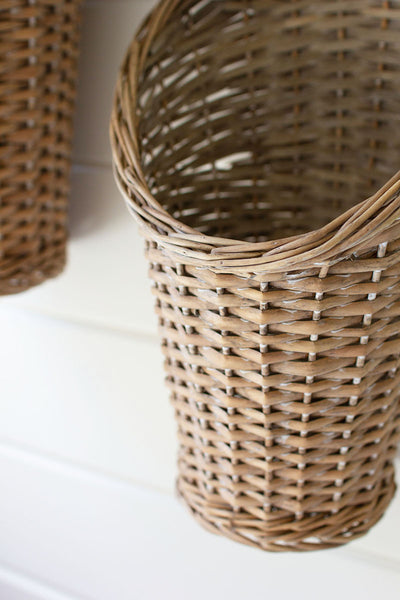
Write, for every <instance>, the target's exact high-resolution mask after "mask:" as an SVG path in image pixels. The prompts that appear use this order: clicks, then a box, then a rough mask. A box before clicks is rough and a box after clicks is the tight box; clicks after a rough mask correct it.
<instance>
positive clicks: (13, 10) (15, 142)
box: [0, 0, 81, 295]
mask: <svg viewBox="0 0 400 600" xmlns="http://www.w3.org/2000/svg"><path fill="white" fill-rule="evenodd" d="M80 3H81V0H0V46H1V51H0V136H1V143H0V295H1V294H11V293H15V292H20V291H23V290H25V289H27V288H29V287H30V286H32V285H36V284H38V283H40V282H41V281H43V280H44V279H46V278H48V277H52V276H54V275H57V274H58V273H59V272H60V271H61V270H62V268H63V266H64V263H65V248H66V238H67V231H66V219H67V197H68V188H69V183H68V175H69V161H70V144H71V130H72V127H71V120H72V114H73V105H74V96H75V88H76V77H77V72H76V65H77V52H78V50H77V41H78V30H79V27H78V23H79V7H80Z"/></svg>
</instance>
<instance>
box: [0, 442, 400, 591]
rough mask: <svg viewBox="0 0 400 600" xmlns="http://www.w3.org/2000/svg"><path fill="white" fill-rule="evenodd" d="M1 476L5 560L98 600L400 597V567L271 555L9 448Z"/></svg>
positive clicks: (153, 501) (347, 556)
mask: <svg viewBox="0 0 400 600" xmlns="http://www.w3.org/2000/svg"><path fill="white" fill-rule="evenodd" d="M0 474H1V477H2V479H3V481H7V486H5V489H4V490H3V492H2V494H1V495H0V530H1V535H0V560H3V559H4V558H5V557H6V558H7V561H8V562H9V563H10V564H11V565H12V564H18V565H19V566H20V568H21V569H24V570H25V571H29V572H30V573H32V574H33V575H34V576H36V577H38V578H42V579H45V580H46V581H48V582H49V583H50V584H53V585H54V586H56V587H59V588H61V589H63V588H68V589H71V590H72V592H74V593H76V594H77V595H81V596H83V597H86V598H88V599H90V600H117V599H118V600H156V599H158V598H163V599H165V600H187V599H188V598H190V600H204V599H205V598H229V599H230V600H244V599H245V598H255V599H259V598H282V600H289V599H291V598H296V599H297V600H317V599H318V600H320V599H321V598H324V600H337V599H338V598H343V599H344V600H350V599H352V598H363V600H377V598H380V597H381V596H382V593H383V594H384V598H385V600H398V597H399V596H398V591H399V589H400V571H399V570H397V572H396V567H398V566H399V565H394V568H393V569H390V568H386V567H383V566H379V564H376V565H375V564H374V563H373V561H372V560H370V559H363V560H362V559H360V558H355V557H354V556H352V554H351V553H349V552H348V551H347V550H346V549H339V550H332V551H324V552H319V553H318V552H317V553H312V554H302V555H295V554H278V555H276V554H275V555H266V554H264V553H262V552H260V551H257V550H253V549H251V548H247V547H245V546H241V545H239V544H235V543H233V542H231V541H229V540H226V539H223V538H220V537H216V536H213V535H211V534H209V533H207V532H205V531H203V529H202V528H201V527H200V526H199V525H198V524H197V523H196V522H195V521H193V520H192V518H191V517H190V516H189V515H188V514H187V513H186V511H185V510H184V509H183V508H182V507H181V506H180V505H179V504H178V502H177V501H176V500H175V499H173V498H171V497H169V496H166V495H163V494H159V493H156V492H148V491H144V490H141V489H139V488H136V487H134V486H132V485H111V484H110V483H109V482H108V481H107V480H105V479H104V480H103V479H101V478H98V477H90V476H87V477H86V476H83V475H82V474H79V473H78V474H75V473H74V472H73V471H72V470H64V471H63V470H61V469H60V470H58V469H56V468H53V466H52V465H51V464H50V463H48V464H47V463H46V462H45V461H38V460H36V459H34V458H33V457H29V456H28V457H24V456H23V455H22V454H21V453H16V452H13V451H12V450H8V449H7V448H4V447H3V448H1V451H0ZM396 525H397V528H398V526H399V523H397V524H393V528H394V529H396Z"/></svg>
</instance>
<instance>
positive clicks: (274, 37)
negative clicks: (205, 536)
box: [111, 0, 400, 551]
mask: <svg viewBox="0 0 400 600" xmlns="http://www.w3.org/2000/svg"><path fill="white" fill-rule="evenodd" d="M399 89H400V2H399V1H398V0H396V1H391V2H377V1H374V0H356V1H348V0H346V2H342V1H337V2H336V1H318V2H313V1H310V0H304V1H303V0H299V1H297V2H287V1H286V0H285V1H283V0H279V1H276V0H248V1H245V0H240V1H237V0H233V1H226V2H221V1H212V0H201V1H196V0H184V1H177V0H164V1H163V2H161V3H160V4H159V5H158V6H157V8H156V9H155V10H154V11H153V12H152V14H151V15H150V16H149V18H148V19H147V20H146V21H145V23H144V24H143V26H142V27H141V29H140V31H139V32H138V34H137V36H136V38H135V39H134V41H133V43H132V45H131V47H130V48H129V51H128V54H127V56H126V59H125V61H124V63H123V65H122V69H121V72H120V76H119V81H118V85H117V92H116V97H115V104H114V110H113V115H112V122H111V139H112V147H113V156H114V163H115V172H116V178H117V182H118V185H119V187H120V189H121V190H122V193H123V195H124V196H125V199H126V201H127V203H128V206H129V209H130V211H131V212H132V213H133V215H134V216H135V217H136V219H137V221H138V223H139V225H140V228H141V231H142V233H143V234H144V236H145V238H146V249H147V250H146V252H147V258H148V261H149V264H150V275H151V278H152V279H153V282H154V287H153V291H154V294H155V297H156V312H157V314H158V316H159V323H160V332H161V338H162V348H163V351H164V353H165V365H166V372H167V385H168V387H169V389H170V392H171V398H172V403H173V406H174V408H175V413H176V419H177V423H178V435H179V443H180V450H179V477H178V490H179V493H180V495H181V496H182V497H183V499H184V500H185V502H186V504H187V505H188V506H189V507H190V509H191V511H192V512H193V514H194V515H195V516H196V518H198V519H199V520H200V522H201V523H203V524H204V525H205V526H206V527H207V528H208V529H210V530H211V531H214V532H216V533H220V534H223V535H226V536H228V537H230V538H232V539H234V540H237V541H239V542H243V543H246V544H251V545H253V546H256V547H259V548H263V549H265V550H275V551H283V550H312V549H318V548H328V547H332V546H337V545H340V544H343V543H345V542H348V541H350V540H353V539H355V538H357V537H359V536H361V535H362V534H364V533H365V532H366V531H368V530H369V528H370V527H371V526H372V525H373V524H374V523H376V522H377V521H378V520H379V519H380V517H381V516H382V515H383V513H384V511H385V509H386V507H387V506H388V504H389V502H390V500H391V498H392V496H393V494H394V491H395V484H394V469H393V459H394V457H395V453H396V445H397V443H398V440H399V430H400V419H399V412H400V411H399V405H398V390H397V387H398V384H399V381H400V373H399V371H398V366H399V352H400V338H399V335H400V319H399V315H400V302H399V297H400V281H399V272H400V262H399V260H400V197H399V193H400V173H397V174H396V175H394V176H393V174H394V173H395V172H396V171H397V169H398V166H399V160H400V135H399V115H400V93H399ZM377 190H378V191H377ZM365 198H367V199H365ZM155 368H157V367H156V366H155ZM394 535H396V533H394Z"/></svg>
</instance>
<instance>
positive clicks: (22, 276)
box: [0, 248, 66, 296]
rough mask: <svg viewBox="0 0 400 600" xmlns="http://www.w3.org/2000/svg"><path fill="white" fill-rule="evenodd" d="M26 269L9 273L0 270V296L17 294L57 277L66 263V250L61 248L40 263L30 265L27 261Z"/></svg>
mask: <svg viewBox="0 0 400 600" xmlns="http://www.w3.org/2000/svg"><path fill="white" fill-rule="evenodd" d="M27 263H28V264H27V267H26V270H22V269H20V270H18V271H17V272H15V273H14V272H13V273H12V274H11V275H10V274H9V273H6V274H4V275H3V273H1V272H0V296H9V295H11V294H19V293H21V292H25V291H26V290H29V289H30V288H32V287H35V286H37V285H39V284H41V283H43V282H44V281H46V280H47V279H52V278H53V277H57V276H58V275H60V273H62V272H63V270H64V268H65V265H66V251H65V248H64V249H62V250H61V251H60V252H59V253H57V255H56V256H52V257H51V259H50V260H48V261H43V263H42V264H39V265H34V266H33V267H31V265H30V264H29V261H27Z"/></svg>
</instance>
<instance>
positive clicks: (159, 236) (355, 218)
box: [110, 0, 400, 273]
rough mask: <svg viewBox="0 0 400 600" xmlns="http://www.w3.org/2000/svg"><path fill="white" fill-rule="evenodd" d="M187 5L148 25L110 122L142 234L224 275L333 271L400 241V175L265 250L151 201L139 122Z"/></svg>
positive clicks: (169, 6) (173, 0)
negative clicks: (154, 59) (174, 21)
mask: <svg viewBox="0 0 400 600" xmlns="http://www.w3.org/2000/svg"><path fill="white" fill-rule="evenodd" d="M178 3H179V0H161V1H160V2H159V3H158V5H156V7H155V8H154V9H153V10H152V11H151V12H150V13H149V15H148V16H147V17H146V18H145V20H144V21H143V23H142V25H141V26H140V27H139V29H138V31H137V33H136V35H135V36H134V38H133V41H132V43H131V44H130V46H129V47H128V50H127V52H126V55H125V58H124V60H123V62H122V65H121V67H120V70H119V74H118V79H117V85H116V89H115V93H114V101H113V107H112V114H111V120H110V139H111V149H112V158H113V171H114V176H115V179H116V183H117V186H118V188H119V190H120V192H121V194H122V195H123V197H124V199H125V202H126V204H127V206H128V209H129V211H130V212H131V214H132V215H133V216H134V218H135V219H136V220H137V221H138V223H139V227H140V229H141V231H142V233H143V234H144V235H145V237H146V238H148V239H149V240H150V241H153V242H154V243H156V244H157V245H158V246H160V247H162V248H163V249H164V251H165V252H166V253H167V254H169V255H170V256H172V257H173V258H174V260H175V261H177V262H185V263H186V264H187V263H190V264H193V265H195V266H200V267H206V268H210V269H212V270H215V271H216V272H226V271H228V272H231V271H232V270H233V271H235V272H246V273H259V272H262V271H269V272H276V271H294V270H295V271H299V270H302V269H305V268H312V267H315V268H322V269H324V268H329V266H331V265H333V264H335V263H337V262H340V261H342V260H345V259H347V258H350V257H354V258H357V256H358V255H359V254H360V253H362V252H363V251H365V250H368V249H370V248H371V247H373V246H376V245H378V244H383V243H388V242H390V241H391V240H393V239H395V238H396V237H400V222H399V223H396V221H400V170H399V171H397V172H396V173H395V174H394V175H393V177H392V178H390V179H389V180H388V181H387V182H386V183H385V184H384V185H382V186H381V187H380V188H379V189H378V190H377V191H376V192H375V193H374V194H373V195H371V196H369V197H368V198H366V199H365V200H362V201H361V202H358V203H357V204H355V205H354V206H352V207H351V208H350V209H348V210H346V211H345V212H343V213H341V214H339V215H338V216H337V217H336V218H335V219H333V220H332V221H330V222H329V223H327V224H326V225H324V226H322V227H319V228H317V229H313V230H311V231H308V232H306V233H301V234H295V235H292V236H289V237H286V238H277V239H271V240H268V241H265V242H247V241H245V240H240V239H235V238H225V237H222V238H221V237H216V236H212V235H206V234H202V233H201V232H199V231H198V230H196V229H195V228H193V227H190V226H189V225H186V224H184V223H183V222H181V221H180V220H178V219H176V218H175V217H173V216H172V215H170V214H169V213H168V211H167V210H166V209H164V208H163V207H162V206H161V205H160V204H159V202H158V201H157V199H156V198H155V196H154V195H153V194H152V193H151V191H150V189H149V187H148V184H147V182H146V177H145V174H144V171H143V167H142V163H141V157H140V151H139V148H140V141H139V131H138V125H139V120H138V118H137V117H136V115H135V107H136V106H137V103H136V99H137V94H138V85H139V79H140V75H141V73H142V70H143V66H144V64H145V61H146V59H147V57H148V55H149V52H150V50H151V45H152V41H153V40H154V38H155V37H156V36H157V34H158V33H159V32H160V31H161V30H162V28H163V26H164V25H165V23H166V22H167V21H168V18H169V16H170V15H171V13H172V11H173V10H174V8H175V7H176V5H177V4H178Z"/></svg>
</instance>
